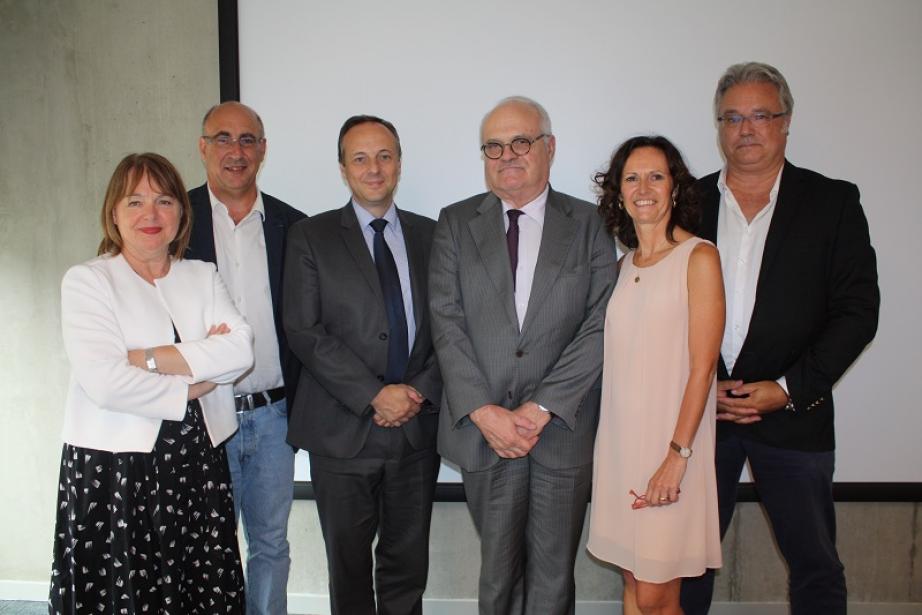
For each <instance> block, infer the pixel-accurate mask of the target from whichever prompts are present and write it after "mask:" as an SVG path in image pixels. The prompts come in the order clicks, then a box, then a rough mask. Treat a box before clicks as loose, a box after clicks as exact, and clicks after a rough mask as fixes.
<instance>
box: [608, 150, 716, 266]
mask: <svg viewBox="0 0 922 615" xmlns="http://www.w3.org/2000/svg"><path fill="white" fill-rule="evenodd" d="M641 147H653V148H656V149H658V150H659V151H661V152H663V155H664V156H665V157H666V163H667V165H668V166H669V174H670V175H671V176H672V183H673V187H674V190H675V191H676V195H677V196H676V199H675V202H676V204H675V207H674V208H673V210H672V214H671V215H670V217H669V222H668V223H667V225H666V238H667V239H669V241H675V239H674V238H673V230H674V229H675V227H677V226H678V227H679V228H683V229H685V230H686V231H688V232H689V233H695V232H697V230H698V225H699V224H700V222H701V209H700V207H699V204H698V191H697V188H696V187H695V177H694V176H693V175H692V174H691V172H689V170H688V167H687V166H685V161H684V160H682V154H681V153H680V152H679V150H678V149H677V148H676V146H675V145H673V144H672V142H671V141H669V139H667V138H666V137H662V136H659V135H647V136H640V137H632V138H630V139H628V140H627V141H625V142H624V143H622V144H621V145H620V146H619V147H618V149H617V150H615V153H614V154H613V155H612V157H611V163H610V164H609V165H608V170H607V171H604V172H599V173H596V174H595V177H593V181H594V182H595V184H596V185H597V186H598V193H599V215H600V216H602V219H603V220H604V221H605V228H606V229H608V232H609V233H610V234H612V235H614V236H615V237H617V238H618V240H619V241H620V242H621V243H623V244H624V245H625V246H627V247H628V248H636V247H637V231H636V230H635V229H634V222H633V220H631V217H630V216H629V215H628V213H627V210H625V209H622V208H621V207H619V206H618V204H619V199H620V198H621V175H622V173H623V172H624V165H625V163H627V159H628V158H630V156H631V154H632V153H633V152H634V150H636V149H639V148H641Z"/></svg>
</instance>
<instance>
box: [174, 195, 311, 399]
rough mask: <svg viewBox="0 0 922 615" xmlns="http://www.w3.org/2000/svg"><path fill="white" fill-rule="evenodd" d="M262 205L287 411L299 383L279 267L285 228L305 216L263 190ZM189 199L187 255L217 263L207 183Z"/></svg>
mask: <svg viewBox="0 0 922 615" xmlns="http://www.w3.org/2000/svg"><path fill="white" fill-rule="evenodd" d="M262 196H263V207H264V208H265V210H266V217H265V219H264V220H263V234H264V235H265V238H266V260H267V262H268V264H269V289H270V292H271V293H272V311H273V314H274V316H275V334H276V335H277V336H278V343H279V360H280V361H281V365H282V377H283V378H284V380H285V397H286V399H287V401H288V408H289V414H290V413H291V406H292V404H293V403H294V399H295V389H296V387H297V384H298V370H299V365H298V360H297V359H296V358H295V356H294V355H293V354H292V353H291V351H290V350H289V348H288V340H287V338H286V337H285V330H284V328H283V327H282V294H283V293H282V270H283V269H284V265H285V244H286V241H287V238H288V229H289V227H291V226H292V225H293V224H294V223H295V222H297V221H299V220H302V219H304V218H306V217H307V216H305V214H303V213H302V212H300V211H298V210H297V209H295V208H294V207H291V206H290V205H287V204H285V203H283V202H282V201H280V200H278V199H277V198H275V197H273V196H269V195H268V194H266V193H265V192H263V193H262ZM189 200H190V201H191V202H192V221H193V223H192V237H191V239H190V241H189V247H188V249H187V250H186V258H191V259H196V260H202V261H208V262H209V263H214V264H215V265H216V266H217V264H218V260H217V256H216V254H215V247H214V228H213V226H212V217H211V200H210V199H209V197H208V185H207V184H203V185H201V186H199V187H198V188H195V189H193V190H190V191H189Z"/></svg>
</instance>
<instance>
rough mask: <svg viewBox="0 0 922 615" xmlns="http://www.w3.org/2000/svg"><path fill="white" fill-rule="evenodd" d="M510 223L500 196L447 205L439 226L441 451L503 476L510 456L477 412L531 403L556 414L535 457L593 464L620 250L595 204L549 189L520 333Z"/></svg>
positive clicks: (433, 273)
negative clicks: (483, 429)
mask: <svg viewBox="0 0 922 615" xmlns="http://www.w3.org/2000/svg"><path fill="white" fill-rule="evenodd" d="M502 218H503V210H502V204H501V203H500V200H499V198H498V197H497V196H496V195H494V194H493V193H486V194H481V195H478V196H475V197H472V198H470V199H467V200H465V201H462V202H460V203H456V204H454V205H450V206H449V207H446V208H445V209H443V210H442V213H441V215H440V216H439V221H438V224H437V226H436V231H435V237H434V238H433V244H432V254H431V257H430V269H429V297H430V308H431V318H432V334H433V343H434V345H435V349H436V353H437V355H438V359H439V365H440V366H441V369H442V379H443V383H444V389H443V396H442V413H441V416H440V419H439V452H440V453H441V454H442V456H444V457H445V458H447V459H449V460H451V461H453V462H455V463H457V464H458V465H460V466H461V467H462V468H464V469H465V470H468V471H477V470H483V469H486V468H488V467H490V466H492V465H493V464H495V463H496V462H497V461H498V460H499V459H500V458H499V457H498V456H497V455H496V453H495V452H493V450H492V449H491V448H490V447H489V446H488V445H487V443H486V440H484V438H483V436H482V435H481V433H480V430H479V429H478V428H477V426H476V425H474V423H473V422H471V420H470V419H469V418H468V414H470V413H471V412H472V411H474V410H476V409H477V408H479V407H481V406H484V405H486V404H497V405H499V406H503V407H505V408H515V407H517V406H519V405H520V404H521V403H523V402H525V401H529V400H532V401H535V402H537V403H539V404H541V405H542V406H544V407H545V408H547V409H549V410H550V411H551V412H552V413H553V414H554V417H553V418H552V420H551V422H550V423H549V424H548V425H547V426H546V427H545V428H544V431H543V432H542V434H541V438H540V440H539V442H538V444H537V445H536V446H535V447H534V448H533V449H532V451H531V455H532V456H533V458H534V459H535V460H536V461H537V462H539V463H541V464H542V465H544V466H545V467H549V468H569V467H575V466H579V465H584V464H586V463H589V462H590V461H591V460H592V447H593V443H594V439H595V430H596V425H597V424H598V412H599V396H600V394H601V384H600V382H601V381H600V378H599V376H600V374H601V367H602V328H603V324H604V319H605V309H606V307H607V305H608V299H609V296H610V295H611V292H612V289H613V288H614V284H615V280H616V277H617V267H616V257H615V246H614V242H613V240H612V238H611V237H610V236H609V235H608V234H607V233H606V232H605V229H604V227H603V225H602V220H601V218H600V217H599V215H598V214H597V211H596V208H595V207H594V206H593V205H591V204H590V203H586V202H584V201H580V200H578V199H575V198H573V197H571V196H568V195H566V194H562V193H559V192H555V191H554V190H553V189H552V190H550V192H549V194H548V199H547V207H546V210H545V219H544V229H543V232H542V233H543V234H542V237H541V248H540V250H539V253H538V262H537V265H536V267H535V277H534V283H533V286H532V290H531V296H530V297H529V302H528V309H527V312H526V315H525V320H524V324H523V326H522V330H521V331H520V330H519V325H518V319H517V318H516V311H515V302H514V296H513V284H512V271H511V268H510V265H509V255H508V252H507V250H506V240H505V234H504V230H503V219H502Z"/></svg>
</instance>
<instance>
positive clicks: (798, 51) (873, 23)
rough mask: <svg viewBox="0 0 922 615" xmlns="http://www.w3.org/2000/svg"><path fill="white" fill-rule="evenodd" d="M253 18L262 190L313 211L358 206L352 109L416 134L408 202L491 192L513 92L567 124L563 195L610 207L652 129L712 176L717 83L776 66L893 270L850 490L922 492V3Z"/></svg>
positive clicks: (478, 5)
mask: <svg viewBox="0 0 922 615" xmlns="http://www.w3.org/2000/svg"><path fill="white" fill-rule="evenodd" d="M240 23H241V29H240V32H241V42H240V55H241V60H240V64H241V97H242V99H243V100H244V101H245V102H247V103H249V104H251V105H252V106H253V107H255V108H256V109H258V110H259V112H260V114H261V115H262V116H263V119H264V120H265V123H266V130H267V135H268V139H269V156H268V160H267V163H266V166H265V169H264V171H263V172H262V175H261V178H260V181H261V185H262V187H263V189H265V190H267V191H269V192H271V193H274V194H276V195H277V196H279V197H281V198H283V199H285V200H287V201H288V202H290V203H291V204H292V205H294V206H296V207H298V208H300V209H302V210H304V211H306V212H308V213H316V212H320V211H324V210H327V209H332V208H334V207H340V206H342V205H343V204H344V203H345V202H346V200H347V199H348V192H347V190H346V188H345V186H344V185H343V182H342V180H341V179H340V175H339V170H338V168H337V163H336V155H335V147H336V139H337V135H338V132H339V127H340V126H341V124H342V122H343V120H345V118H347V117H348V116H349V115H352V114H355V113H370V114H375V115H380V116H382V117H384V118H386V119H389V120H391V121H393V122H394V123H395V124H396V126H397V129H398V131H399V132H400V134H401V140H402V143H403V148H404V160H403V178H402V182H401V185H400V189H399V192H398V195H397V203H398V205H399V206H402V207H405V208H407V209H410V210H413V211H417V212H420V213H424V214H427V215H429V216H432V217H436V216H437V215H438V211H439V209H441V208H442V207H443V206H445V205H447V204H449V203H451V202H453V201H456V200H459V199H461V198H464V197H466V196H469V195H471V194H475V193H477V192H480V191H483V190H484V184H483V178H482V163H481V161H480V157H479V151H478V147H479V145H480V143H479V135H478V128H479V122H480V119H481V117H482V116H483V114H484V113H485V112H486V111H488V110H489V108H490V107H491V106H492V105H493V104H494V103H495V102H496V101H497V100H498V99H500V98H502V97H504V96H507V95H511V94H525V95H528V96H532V97H534V98H536V99H537V100H539V101H540V102H541V103H542V104H544V105H545V106H546V108H547V109H548V111H549V112H550V115H551V119H552V120H553V124H554V132H555V134H556V135H557V159H556V160H555V163H554V168H553V171H552V177H551V181H552V183H553V184H554V186H555V187H556V188H557V189H559V190H563V191H565V192H569V193H572V194H575V195H577V196H580V197H583V198H586V199H589V200H594V198H595V197H594V193H593V192H592V190H591V184H590V177H591V176H592V174H593V173H594V172H595V171H597V170H599V169H600V168H602V167H603V166H604V165H605V164H606V162H607V158H608V157H609V156H610V154H611V152H612V150H613V149H614V148H615V147H616V146H617V145H618V144H619V143H620V142H621V141H623V140H624V139H625V138H627V137H629V136H632V135H634V134H638V133H650V132H657V133H661V134H664V135H666V136H668V137H669V138H670V139H672V140H673V141H674V142H675V143H676V144H677V145H678V147H679V148H680V149H681V150H682V151H683V152H684V154H685V155H686V158H687V160H688V162H689V165H690V167H691V168H692V170H693V172H695V173H696V174H698V175H703V174H705V173H708V172H710V171H713V170H716V169H717V168H719V166H720V164H721V160H720V157H719V154H718V149H717V145H716V131H715V126H714V120H713V113H712V102H711V101H712V98H713V93H714V87H715V84H716V81H717V79H718V77H719V76H720V75H721V73H722V72H723V70H724V69H725V68H726V67H727V66H728V65H729V64H731V63H734V62H739V61H745V60H760V61H765V62H768V63H770V64H774V65H775V66H777V67H778V68H779V69H780V70H781V71H782V72H783V73H784V74H785V76H786V78H787V79H788V81H789V84H790V86H791V89H792V90H793V93H794V100H795V106H794V116H793V126H792V132H791V138H790V141H789V146H788V157H789V158H790V159H791V160H792V162H794V163H795V164H798V165H801V166H805V167H809V168H812V169H815V170H817V171H819V172H821V173H824V174H826V175H829V176H831V177H839V178H846V179H849V180H851V181H853V182H855V183H857V184H858V186H859V188H860V189H861V191H862V201H863V204H864V207H865V211H866V213H867V216H868V219H869V222H870V227H871V238H872V242H873V243H874V246H875V247H876V249H877V252H878V258H879V262H878V268H879V271H880V286H881V292H882V295H883V302H882V307H881V319H880V323H881V324H880V331H879V333H878V335H877V339H876V340H875V341H874V343H873V344H872V345H871V346H870V347H869V348H868V350H867V351H866V352H865V354H864V355H863V356H862V358H861V359H860V360H859V361H858V363H857V364H856V365H855V366H854V367H853V369H852V370H851V371H850V372H849V373H848V375H847V376H846V377H845V378H844V379H843V380H842V381H841V383H840V386H839V387H838V390H837V393H836V400H837V433H838V439H839V454H838V456H837V472H836V480H838V481H843V482H844V481H883V482H891V481H895V482H901V481H912V482H920V481H922V447H920V446H918V443H917V438H918V435H919V434H920V433H922V412H919V407H918V402H917V397H916V395H915V393H914V388H915V387H914V384H915V379H916V370H917V366H918V365H920V364H922V326H920V324H919V319H918V314H919V312H920V308H922V284H920V281H922V276H920V275H919V272H918V263H919V256H918V253H917V250H916V248H917V240H916V236H917V235H918V232H919V230H920V229H922V207H920V206H919V202H918V201H919V197H918V193H919V190H918V187H917V182H916V181H914V180H915V178H916V175H917V174H918V165H919V162H920V157H919V154H918V144H919V143H920V142H922V123H920V122H919V121H918V119H917V117H918V104H919V100H920V98H922V70H920V66H919V61H920V59H922V36H920V31H922V3H920V2H918V1H916V0H902V1H897V0H890V1H887V2H877V3H871V2H866V1H864V0H815V1H812V2H795V1H792V0H781V1H779V2H772V3H768V4H766V3H765V2H753V1H751V0H747V1H740V2H723V1H721V2H718V1H715V0H710V1H699V2H687V1H683V0H660V1H655V2H645V3H638V2H629V1H627V0H616V1H612V0H583V1H580V2H559V1H553V0H507V1H506V2H501V3H497V2H492V1H490V0H470V1H466V2H450V3H449V2H431V1H429V0H404V1H402V2H398V3H381V2H366V1H361V0H351V1H344V2H338V3H317V2H298V1H296V0H273V1H262V2H251V1H244V2H241V4H240ZM792 300H796V298H792Z"/></svg>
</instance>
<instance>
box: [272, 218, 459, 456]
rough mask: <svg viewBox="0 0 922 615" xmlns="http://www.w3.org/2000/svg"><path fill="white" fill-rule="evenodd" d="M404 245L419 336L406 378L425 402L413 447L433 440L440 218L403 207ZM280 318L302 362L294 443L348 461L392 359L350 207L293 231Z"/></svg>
mask: <svg viewBox="0 0 922 615" xmlns="http://www.w3.org/2000/svg"><path fill="white" fill-rule="evenodd" d="M397 215H398V216H399V217H400V227H401V229H403V237H404V241H405V242H406V246H407V257H408V259H409V264H410V284H411V286H412V290H413V310H414V315H415V318H416V341H415V342H414V344H413V348H412V349H411V350H410V360H409V364H408V366H407V372H406V377H405V378H404V382H405V383H406V384H410V385H412V386H413V387H415V388H416V390H418V391H419V392H420V393H422V394H423V395H424V396H425V397H426V400H427V403H425V404H424V407H423V409H422V411H421V412H420V413H419V414H418V415H417V416H416V417H414V418H413V419H411V420H410V421H409V422H408V423H407V424H405V425H404V426H403V427H400V429H402V430H403V431H404V433H405V434H406V437H407V440H408V441H409V443H410V445H411V446H413V448H414V449H417V450H422V449H426V448H432V447H433V446H434V445H435V436H436V429H437V424H438V410H439V406H438V403H439V399H440V397H441V394H442V385H441V379H440V377H439V369H438V365H437V363H436V360H435V352H434V351H433V349H432V337H431V335H430V332H429V314H428V310H427V309H426V308H427V305H426V304H427V301H426V297H427V288H426V286H427V275H426V274H427V270H428V266H429V250H430V247H431V244H432V232H433V229H434V227H435V223H434V222H433V221H432V220H430V219H429V218H424V217H423V216H418V215H416V214H412V213H409V212H406V211H402V210H398V211H397ZM284 299H285V306H284V307H285V309H284V312H283V315H284V324H285V332H286V333H287V335H288V343H289V345H290V346H291V349H292V350H293V351H294V353H295V355H296V356H297V357H298V359H299V360H300V361H301V363H302V365H303V367H302V369H301V375H300V379H299V382H298V392H297V395H296V397H295V403H294V407H293V408H292V409H291V412H290V418H289V422H288V442H289V443H290V444H292V445H293V446H297V447H298V448H303V449H306V450H308V451H310V452H311V453H315V454H318V455H323V456H326V457H335V458H338V459H349V458H352V457H354V456H355V455H356V454H358V452H359V451H360V450H361V448H362V446H363V445H364V444H365V440H366V439H367V437H368V432H369V430H370V429H371V424H372V421H371V417H372V414H373V411H372V408H371V406H370V405H369V404H370V403H371V400H372V398H374V396H375V395H377V394H378V391H380V390H381V387H382V386H384V385H383V384H382V380H383V376H382V374H384V371H385V368H386V366H387V343H388V342H387V332H388V324H387V314H386V312H385V307H384V296H383V294H382V293H381V284H380V282H379V281H378V273H377V270H376V269H375V265H374V261H373V260H372V257H371V254H370V253H369V251H368V246H367V245H366V244H365V239H364V238H363V237H362V230H361V229H360V228H359V224H358V219H357V218H356V216H355V211H353V209H352V205H351V204H347V205H346V207H344V208H342V209H336V210H333V211H328V212H326V213H323V214H320V215H318V216H313V217H311V218H308V219H307V220H304V221H303V222H299V223H298V224H296V225H294V226H293V227H292V228H291V231H290V233H289V235H288V255H287V259H286V266H285V295H284Z"/></svg>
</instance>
